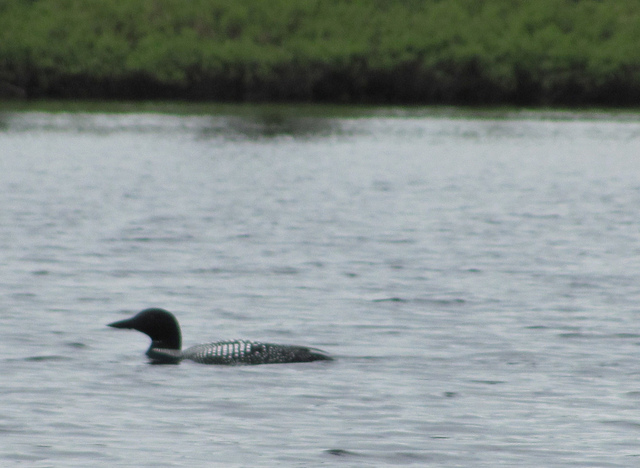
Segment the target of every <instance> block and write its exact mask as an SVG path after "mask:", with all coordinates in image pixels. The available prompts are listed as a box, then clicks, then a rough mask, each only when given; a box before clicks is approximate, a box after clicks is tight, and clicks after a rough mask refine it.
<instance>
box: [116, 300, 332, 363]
mask: <svg viewBox="0 0 640 468" xmlns="http://www.w3.org/2000/svg"><path fill="white" fill-rule="evenodd" d="M108 326H110V327H113V328H129V329H133V330H138V331H140V332H142V333H144V334H146V335H149V337H150V338H151V346H149V349H148V350H147V356H148V357H149V359H150V360H151V363H152V364H179V363H180V361H183V360H185V359H189V360H191V361H195V362H199V363H201V364H221V365H247V364H284V363H290V362H311V361H331V360H333V359H332V358H331V357H330V356H329V355H327V354H326V353H325V352H324V351H321V350H319V349H314V348H307V347H304V346H292V345H280V344H270V343H259V342H256V341H246V340H232V341H217V342H215V343H209V344H201V345H197V346H192V347H191V348H187V349H185V350H184V351H182V350H181V348H182V335H181V333H180V325H179V324H178V320H177V319H176V318H175V317H174V315H173V314H172V313H171V312H168V311H166V310H164V309H158V308H153V309H145V310H143V311H142V312H139V313H138V314H136V315H134V316H133V317H131V318H129V319H126V320H120V321H118V322H113V323H110V324H109V325H108Z"/></svg>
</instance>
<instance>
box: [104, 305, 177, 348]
mask: <svg viewBox="0 0 640 468" xmlns="http://www.w3.org/2000/svg"><path fill="white" fill-rule="evenodd" d="M109 326H110V327H113V328H130V329H133V330H138V331H139V332H142V333H144V334H146V335H149V337H150V338H151V347H152V348H163V349H181V348H182V335H181V333H180V325H178V321H177V320H176V318H175V317H174V316H173V314H172V313H171V312H168V311H166V310H164V309H145V310H143V311H142V312H139V313H137V314H136V315H134V316H133V317H131V318H130V319H126V320H120V321H118V322H113V323H110V324H109Z"/></svg>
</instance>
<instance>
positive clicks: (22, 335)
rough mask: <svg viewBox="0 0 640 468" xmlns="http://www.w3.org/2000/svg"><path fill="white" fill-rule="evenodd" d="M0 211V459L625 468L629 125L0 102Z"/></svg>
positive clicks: (634, 243)
mask: <svg viewBox="0 0 640 468" xmlns="http://www.w3.org/2000/svg"><path fill="white" fill-rule="evenodd" d="M0 206H1V211H0V252H1V256H0V265H1V266H2V268H1V269H0V290H1V291H2V301H1V304H0V352H1V355H0V372H1V373H2V378H1V379H0V441H1V442H0V464H1V465H2V466H29V467H50V466H51V467H53V466H55V467H66V466H77V467H85V466H95V467H111V466H139V467H183V466H192V467H198V466H203V467H204V466H264V467H273V466H284V467H287V466H292V467H309V466H348V467H362V466H387V465H415V466H443V467H451V466H463V467H495V466H526V467H540V466H558V467H565V466H573V467H586V466H598V467H605V466H606V467H633V466H640V444H639V443H638V439H639V437H640V346H639V344H640V229H639V220H640V120H638V119H635V118H626V119H619V118H615V117H612V116H607V115H604V116H600V117H594V116H592V115H591V116H569V115H530V114H518V113H515V114H511V115H494V116H487V115H485V116H484V117H482V118H480V117H477V116H472V115H466V114H455V113H453V114H451V115H447V114H439V115H436V114H429V113H428V112H425V113H424V114H420V113H414V114H412V115H409V114H399V115H393V112H391V111H389V112H377V113H371V114H370V115H364V116H360V117H355V116H351V117H348V116H347V117H322V116H300V115H293V114H292V113H289V112H288V111H287V108H282V109H281V110H280V111H278V112H275V113H269V114H259V113H258V114H256V115H254V116H251V115H240V116H238V115H235V116H234V115H231V114H230V115H214V116H210V115H209V116H203V115H187V116H174V115H166V114H165V115H163V114H154V113H139V114H132V113H129V114H96V113H91V114H83V113H71V114H64V113H39V112H5V113H4V114H1V115H0ZM150 306H160V307H164V308H167V309H169V310H171V311H173V312H174V313H175V314H176V315H177V316H178V319H179V320H180V322H181V325H182V331H183V342H184V344H185V345H192V344H197V343H202V342H207V341H214V340H219V339H229V338H247V339H254V340H263V341H270V342H281V343H292V344H305V345H310V346H314V347H318V348H321V349H324V350H325V351H327V352H329V353H331V354H332V355H334V356H335V357H336V358H337V359H336V361H334V362H331V363H322V362H320V363H310V364H295V365H273V366H255V367H217V366H203V365H198V364H195V363H183V364H181V365H180V366H151V365H149V364H147V362H146V358H145V356H144V352H145V350H146V348H147V346H148V338H147V337H146V336H144V335H142V334H139V333H137V332H134V331H123V330H114V329H111V328H108V327H106V326H105V325H106V324H107V323H109V322H112V321H114V320H119V319H122V318H125V317H127V316H129V315H131V314H133V313H135V312H137V311H138V310H140V309H143V308H146V307H150Z"/></svg>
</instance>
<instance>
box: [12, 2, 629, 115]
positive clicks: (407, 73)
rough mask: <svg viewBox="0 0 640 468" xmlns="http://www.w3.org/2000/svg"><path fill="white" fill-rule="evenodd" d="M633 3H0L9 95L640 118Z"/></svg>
mask: <svg viewBox="0 0 640 468" xmlns="http://www.w3.org/2000/svg"><path fill="white" fill-rule="evenodd" d="M639 24H640V2H636V1H634V0H601V1H598V0H580V1H577V0H536V1H535V2H532V1H528V0H491V1H490V0H441V1H438V0H432V1H428V0H404V1H400V0H395V1H394V0H368V1H365V0H359V1H358V0H351V1H350V0H298V1H292V0H270V1H269V2H261V1H257V0H188V1H185V0H92V1H86V0H0V95H2V94H3V95H5V96H9V95H11V96H25V97H31V98H39V97H54V98H112V99H113V98H118V99H154V98H163V99H167V98H181V99H210V100H224V101H265V100H269V101H317V102H322V101H324V102H326V101H331V102H360V103H363V102H364V103H366V102H375V103H389V102H393V103H448V104H503V103H509V104H527V105H531V104H540V105H617V106H619V105H639V104H640V27H638V25H639Z"/></svg>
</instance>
